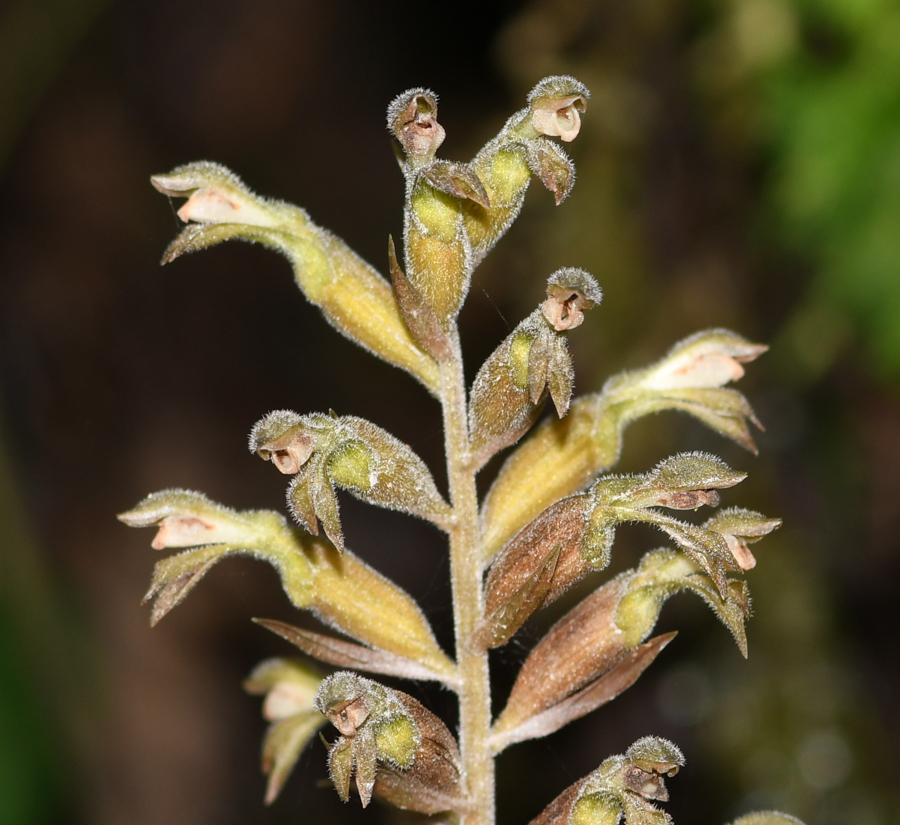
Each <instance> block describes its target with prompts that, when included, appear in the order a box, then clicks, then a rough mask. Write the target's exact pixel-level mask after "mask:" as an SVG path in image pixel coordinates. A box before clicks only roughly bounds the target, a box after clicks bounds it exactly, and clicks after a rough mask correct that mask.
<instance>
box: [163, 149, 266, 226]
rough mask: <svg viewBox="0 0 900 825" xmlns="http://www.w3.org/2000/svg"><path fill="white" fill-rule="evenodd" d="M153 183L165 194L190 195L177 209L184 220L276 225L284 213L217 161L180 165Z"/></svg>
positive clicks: (182, 196) (183, 196) (180, 196)
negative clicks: (252, 190) (256, 193)
mask: <svg viewBox="0 0 900 825" xmlns="http://www.w3.org/2000/svg"><path fill="white" fill-rule="evenodd" d="M150 182H151V183H152V184H153V185H154V186H155V187H156V189H158V190H159V191H160V192H162V193H163V194H164V195H174V196H175V197H179V198H187V202H186V203H185V204H184V205H183V206H182V207H181V209H179V210H178V217H179V218H181V220H183V221H184V222H185V223H188V222H189V221H194V222H196V223H239V224H244V225H246V226H261V227H266V228H270V229H271V228H275V227H277V226H279V225H280V224H281V223H282V222H283V216H282V215H281V214H279V212H280V211H283V210H279V209H278V208H277V206H276V205H275V204H273V203H270V202H267V201H266V199H265V198H260V197H259V196H258V195H254V194H253V193H252V192H251V191H250V190H249V189H248V188H247V186H246V185H245V184H244V182H243V181H242V180H241V179H240V178H239V177H238V176H237V175H235V174H234V172H232V171H231V170H229V169H226V168H225V167H224V166H220V165H219V164H218V163H210V162H209V161H201V162H199V163H189V164H187V165H185V166H179V167H178V168H177V169H173V170H172V171H171V172H169V173H168V174H166V175H154V176H153V177H152V178H150Z"/></svg>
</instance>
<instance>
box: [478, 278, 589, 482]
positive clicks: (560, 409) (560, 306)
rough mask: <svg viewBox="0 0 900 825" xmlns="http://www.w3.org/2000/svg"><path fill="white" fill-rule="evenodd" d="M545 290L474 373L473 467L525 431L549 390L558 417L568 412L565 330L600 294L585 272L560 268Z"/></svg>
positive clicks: (570, 374)
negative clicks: (537, 305) (544, 296)
mask: <svg viewBox="0 0 900 825" xmlns="http://www.w3.org/2000/svg"><path fill="white" fill-rule="evenodd" d="M547 293H548V298H547V300H546V301H545V302H544V303H543V304H542V306H541V307H540V308H539V309H536V310H535V311H534V312H532V313H531V315H529V316H528V317H527V318H526V319H525V320H524V321H522V322H521V323H520V324H519V325H518V326H517V327H516V328H515V329H514V330H513V331H512V333H511V334H510V335H509V336H507V338H506V340H504V341H503V343H501V344H500V346H499V347H498V348H497V349H496V350H495V351H494V353H493V354H492V355H491V356H490V358H488V360H487V361H485V363H484V365H483V366H482V367H481V369H480V370H479V371H478V375H477V376H476V377H475V382H474V384H473V385H472V393H471V403H470V408H469V430H470V433H471V451H472V462H473V464H474V465H475V466H476V467H480V466H482V465H483V464H484V463H485V462H486V461H487V460H488V459H489V458H490V457H491V456H492V455H494V454H495V453H496V452H497V451H498V450H501V449H503V448H504V447H508V446H509V445H510V444H514V443H515V442H516V441H518V439H519V438H521V437H522V436H523V435H524V434H525V433H526V432H527V431H528V430H529V428H530V427H531V425H532V424H533V423H534V422H535V420H536V419H537V417H538V416H539V415H540V413H541V410H542V409H543V405H544V401H545V399H546V396H547V393H548V392H549V394H550V396H551V398H552V399H553V403H554V404H555V406H556V411H557V414H558V415H559V417H560V418H562V417H563V416H564V415H565V414H566V413H567V412H568V409H569V401H570V399H571V396H572V384H573V380H574V371H573V368H572V361H571V357H570V355H569V349H568V343H567V338H566V334H565V333H566V331H567V330H569V329H571V328H572V327H574V326H578V324H580V323H581V320H582V318H583V312H584V310H586V309H589V308H590V307H592V306H594V304H595V303H597V302H598V301H599V300H600V298H601V292H600V287H599V286H598V285H597V282H596V281H595V280H594V279H593V278H592V277H591V276H590V275H588V274H587V273H586V272H584V271H582V270H580V269H561V270H559V271H558V272H556V273H554V274H553V275H551V276H550V279H549V281H548V287H547ZM576 318H577V320H576Z"/></svg>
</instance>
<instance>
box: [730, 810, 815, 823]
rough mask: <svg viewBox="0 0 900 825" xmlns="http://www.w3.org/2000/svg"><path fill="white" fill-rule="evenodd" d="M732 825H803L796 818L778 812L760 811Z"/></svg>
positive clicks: (737, 820)
mask: <svg viewBox="0 0 900 825" xmlns="http://www.w3.org/2000/svg"><path fill="white" fill-rule="evenodd" d="M732 825H803V823H802V822H801V821H800V820H799V819H797V818H796V817H793V816H788V815H787V814H782V813H778V811H759V812H758V813H753V814H747V815H746V816H742V817H741V818H740V819H736V820H735V821H734V822H733V823H732Z"/></svg>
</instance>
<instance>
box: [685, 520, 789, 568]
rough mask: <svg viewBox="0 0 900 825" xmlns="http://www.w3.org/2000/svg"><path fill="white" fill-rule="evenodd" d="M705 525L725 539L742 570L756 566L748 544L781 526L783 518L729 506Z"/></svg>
mask: <svg viewBox="0 0 900 825" xmlns="http://www.w3.org/2000/svg"><path fill="white" fill-rule="evenodd" d="M703 526H704V527H705V528H706V529H707V530H712V531H713V532H714V533H719V534H720V535H721V536H722V538H724V539H725V543H726V544H727V545H728V549H729V550H730V551H731V555H732V556H734V560H735V561H736V562H737V564H738V566H739V567H740V568H741V569H742V570H752V569H753V568H754V567H756V559H755V558H754V557H753V553H751V552H750V548H749V547H748V545H750V544H753V543H754V542H757V541H759V540H760V539H761V538H762V537H763V536H766V535H768V534H769V533H771V532H772V531H773V530H777V529H778V528H779V527H781V519H778V518H767V517H766V516H764V515H762V514H761V513H755V512H753V511H752V510H745V509H743V508H742V507H729V508H728V509H727V510H723V511H722V512H721V513H719V514H718V515H716V516H713V518H711V519H710V520H709V521H707V522H706V524H704V525H703Z"/></svg>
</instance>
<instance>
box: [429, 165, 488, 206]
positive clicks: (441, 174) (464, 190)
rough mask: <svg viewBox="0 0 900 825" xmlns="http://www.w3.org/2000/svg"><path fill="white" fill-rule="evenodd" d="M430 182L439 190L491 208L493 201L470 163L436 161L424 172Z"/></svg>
mask: <svg viewBox="0 0 900 825" xmlns="http://www.w3.org/2000/svg"><path fill="white" fill-rule="evenodd" d="M422 174H423V175H424V176H425V178H426V179H427V180H428V182H429V183H430V184H431V185H432V186H433V187H434V188H435V189H437V190H439V191H441V192H445V193H446V194H448V195H453V196H454V197H455V198H464V199H466V200H470V201H472V202H473V203H477V204H478V205H479V206H481V207H484V208H485V209H490V208H491V200H490V198H489V197H488V193H487V192H486V191H485V189H484V184H483V183H482V182H481V179H480V178H479V177H478V175H476V174H475V170H474V169H472V167H471V166H469V164H468V163H459V162H458V161H451V160H436V161H434V162H433V163H430V164H429V165H428V166H426V167H425V168H424V169H423V170H422Z"/></svg>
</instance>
